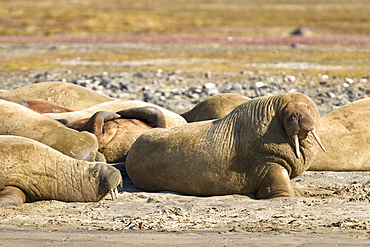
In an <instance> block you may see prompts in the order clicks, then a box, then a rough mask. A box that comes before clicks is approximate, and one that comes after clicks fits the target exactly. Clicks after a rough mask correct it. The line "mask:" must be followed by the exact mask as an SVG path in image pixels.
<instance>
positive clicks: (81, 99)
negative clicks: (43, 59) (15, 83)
mask: <svg viewBox="0 0 370 247" xmlns="http://www.w3.org/2000/svg"><path fill="white" fill-rule="evenodd" d="M0 99H6V100H10V101H13V102H20V101H29V100H43V101H48V102H51V103H54V104H57V105H59V106H62V107H66V108H68V109H73V110H76V111H78V110H82V109H85V108H88V107H91V106H93V105H96V104H100V103H103V102H106V101H113V100H115V99H114V98H111V97H108V96H106V95H103V94H100V93H97V92H95V91H93V90H90V89H88V88H85V87H82V86H79V85H75V84H72V83H68V82H40V83H35V84H31V85H27V86H23V87H19V88H16V89H12V90H0Z"/></svg>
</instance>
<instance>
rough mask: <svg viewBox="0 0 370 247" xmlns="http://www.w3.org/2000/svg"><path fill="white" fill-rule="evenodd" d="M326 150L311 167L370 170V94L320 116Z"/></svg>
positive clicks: (331, 169)
mask: <svg viewBox="0 0 370 247" xmlns="http://www.w3.org/2000/svg"><path fill="white" fill-rule="evenodd" d="M320 125H321V128H320V131H319V132H318V133H319V135H320V137H321V139H322V141H323V143H324V145H325V147H326V148H327V152H326V153H322V152H320V153H318V155H317V156H316V158H315V160H314V162H313V163H312V165H311V166H310V168H309V170H310V171H370V98H368V99H362V100H358V101H355V102H352V103H350V104H347V105H345V106H342V107H340V108H338V109H336V110H334V111H332V112H330V113H328V114H327V115H325V116H323V117H321V118H320Z"/></svg>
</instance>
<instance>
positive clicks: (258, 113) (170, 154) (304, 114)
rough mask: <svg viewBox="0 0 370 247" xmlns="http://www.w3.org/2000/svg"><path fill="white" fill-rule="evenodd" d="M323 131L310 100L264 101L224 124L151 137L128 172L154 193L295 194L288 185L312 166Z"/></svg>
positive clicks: (137, 148)
mask: <svg viewBox="0 0 370 247" xmlns="http://www.w3.org/2000/svg"><path fill="white" fill-rule="evenodd" d="M318 128H319V113H318V110H317V108H316V106H315V104H314V103H313V102H312V100H311V99H310V98H308V97H307V96H305V95H303V94H300V93H286V94H282V95H277V96H267V97H260V98H256V99H252V100H249V101H247V102H245V103H243V104H241V105H239V106H238V107H236V108H235V109H234V110H233V111H232V112H231V113H230V114H228V115H227V116H226V117H224V118H221V119H218V120H214V121H213V120H209V121H202V122H195V123H190V124H185V125H180V126H176V127H172V128H167V129H153V130H150V131H147V132H145V133H144V134H142V135H141V136H140V137H139V138H138V139H137V140H136V142H135V143H134V144H133V145H132V147H131V149H130V151H129V153H128V155H127V158H126V169H127V173H128V175H129V177H130V179H131V180H132V182H133V183H134V184H135V185H136V186H138V187H139V188H141V189H144V190H148V191H163V190H164V191H175V192H179V193H183V194H188V195H199V196H211V195H224V194H246V195H248V194H255V197H256V198H258V199H270V198H276V197H284V196H292V195H293V188H292V185H291V181H290V179H292V178H294V177H297V176H299V175H300V174H302V173H303V172H304V171H306V170H307V168H308V167H309V166H310V165H311V163H312V161H313V159H314V157H315V155H316V152H317V147H318V144H317V142H319V143H320V141H319V140H318V136H317V134H316V131H317V130H318ZM320 146H322V144H321V143H320Z"/></svg>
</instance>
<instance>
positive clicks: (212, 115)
mask: <svg viewBox="0 0 370 247" xmlns="http://www.w3.org/2000/svg"><path fill="white" fill-rule="evenodd" d="M248 100H250V98H248V97H245V96H243V95H240V94H232V93H220V94H217V95H213V96H211V97H209V98H207V99H205V100H203V101H201V102H199V103H198V104H197V105H195V106H194V107H193V108H192V109H190V110H189V111H187V112H184V113H182V114H181V116H182V117H183V118H185V120H186V121H187V122H188V123H192V122H199V121H204V120H212V119H219V118H223V117H225V116H226V115H227V114H229V113H230V112H231V111H232V110H234V108H235V107H237V106H238V105H240V104H242V103H244V102H246V101H248Z"/></svg>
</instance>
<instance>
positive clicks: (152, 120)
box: [117, 106, 167, 128]
mask: <svg viewBox="0 0 370 247" xmlns="http://www.w3.org/2000/svg"><path fill="white" fill-rule="evenodd" d="M117 114H119V115H120V116H121V118H126V119H138V120H140V121H143V122H145V123H146V124H148V125H149V126H151V127H153V128H165V127H167V124H166V120H165V117H164V114H163V112H162V111H161V110H160V109H158V108H156V107H153V106H144V107H135V108H130V109H126V110H122V111H119V112H117Z"/></svg>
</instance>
